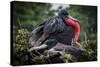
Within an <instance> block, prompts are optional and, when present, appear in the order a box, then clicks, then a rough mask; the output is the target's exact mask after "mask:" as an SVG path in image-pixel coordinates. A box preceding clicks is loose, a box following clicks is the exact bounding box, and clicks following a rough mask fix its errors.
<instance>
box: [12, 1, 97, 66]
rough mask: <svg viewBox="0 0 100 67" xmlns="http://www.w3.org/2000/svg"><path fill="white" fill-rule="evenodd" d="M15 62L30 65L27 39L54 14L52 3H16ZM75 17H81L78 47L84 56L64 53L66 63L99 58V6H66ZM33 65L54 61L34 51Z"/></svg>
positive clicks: (14, 13)
mask: <svg viewBox="0 0 100 67" xmlns="http://www.w3.org/2000/svg"><path fill="white" fill-rule="evenodd" d="M12 5H13V7H12V12H13V13H12V14H13V15H12V16H13V18H12V20H13V48H14V51H13V54H14V55H13V59H14V60H13V61H12V62H13V64H14V65H26V64H29V63H28V53H27V50H26V49H27V48H26V47H27V39H28V37H29V36H30V35H31V31H32V30H33V29H34V28H36V27H37V26H38V25H39V24H40V23H42V21H43V20H44V19H45V18H50V17H53V16H54V11H53V10H50V8H51V6H52V5H51V4H49V3H48V4H46V3H30V2H13V3H12ZM66 10H68V12H69V13H70V15H71V16H73V17H75V18H77V19H79V20H80V23H79V24H80V27H81V30H80V37H79V41H78V42H77V46H76V47H79V48H80V49H82V50H83V51H84V52H83V56H82V58H81V59H79V58H75V57H73V56H71V55H69V54H65V53H64V54H63V55H62V56H60V57H59V58H60V59H62V60H63V61H64V62H82V61H96V60H97V7H96V6H81V5H70V7H69V8H66ZM31 57H32V59H31V60H32V61H33V64H44V63H46V62H47V61H48V63H52V62H51V61H50V59H49V58H48V57H45V56H37V55H35V54H31Z"/></svg>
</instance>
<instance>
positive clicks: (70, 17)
mask: <svg viewBox="0 0 100 67" xmlns="http://www.w3.org/2000/svg"><path fill="white" fill-rule="evenodd" d="M68 18H69V19H72V20H74V21H76V22H78V23H79V22H80V21H79V20H78V19H75V18H73V17H72V16H70V15H68Z"/></svg>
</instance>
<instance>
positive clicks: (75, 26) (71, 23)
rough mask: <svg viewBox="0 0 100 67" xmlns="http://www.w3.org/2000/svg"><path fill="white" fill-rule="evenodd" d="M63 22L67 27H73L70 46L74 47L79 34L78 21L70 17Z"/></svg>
mask: <svg viewBox="0 0 100 67" xmlns="http://www.w3.org/2000/svg"><path fill="white" fill-rule="evenodd" d="M64 22H65V23H66V24H67V25H68V26H71V27H73V29H74V38H73V39H72V46H73V47H74V46H75V43H76V42H77V40H78V37H79V33H80V25H79V23H78V21H76V20H74V19H72V18H70V17H67V18H65V19H64Z"/></svg>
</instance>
